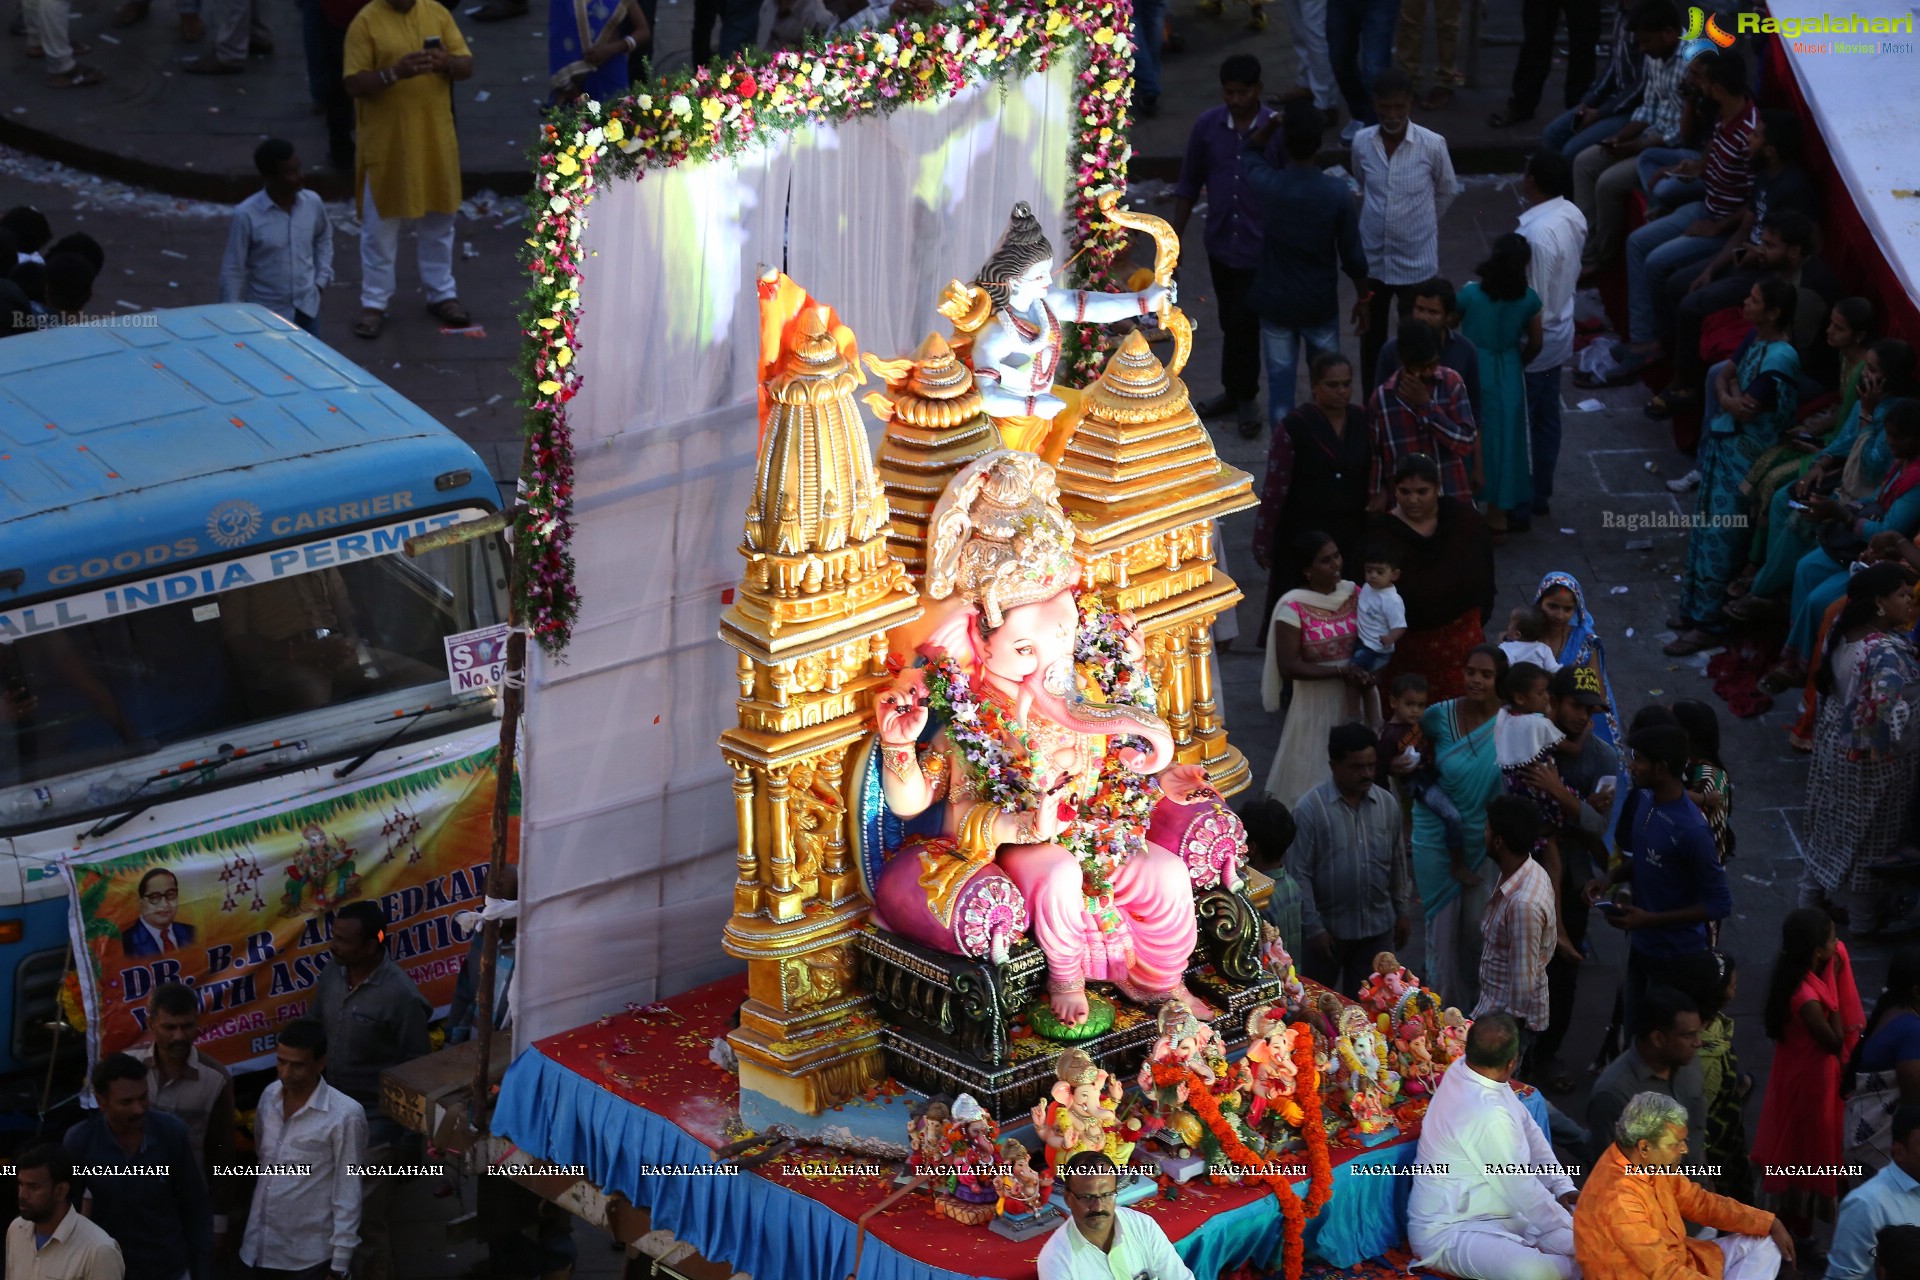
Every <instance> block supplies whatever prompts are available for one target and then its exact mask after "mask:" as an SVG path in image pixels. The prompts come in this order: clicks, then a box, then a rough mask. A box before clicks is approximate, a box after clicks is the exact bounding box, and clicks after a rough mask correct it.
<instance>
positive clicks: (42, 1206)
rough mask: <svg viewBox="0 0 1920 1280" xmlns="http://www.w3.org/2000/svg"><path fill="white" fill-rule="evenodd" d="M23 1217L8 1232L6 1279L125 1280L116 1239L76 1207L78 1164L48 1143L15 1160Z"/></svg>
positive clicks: (65, 1153)
mask: <svg viewBox="0 0 1920 1280" xmlns="http://www.w3.org/2000/svg"><path fill="white" fill-rule="evenodd" d="M14 1172H15V1173H16V1174H17V1175H18V1177H19V1184H20V1196H19V1205H20V1216H19V1217H17V1218H15V1219H14V1220H13V1224H12V1225H11V1226H9V1227H8V1228H7V1280H121V1278H122V1277H123V1276H125V1275H126V1273H127V1269H126V1264H125V1263H124V1262H123V1261H121V1258H120V1246H119V1245H118V1244H116V1243H114V1240H113V1237H112V1236H110V1235H108V1234H107V1233H106V1232H105V1231H102V1230H101V1229H100V1228H99V1227H97V1226H95V1225H94V1224H93V1223H92V1222H91V1221H90V1220H89V1219H87V1218H86V1217H85V1216H83V1215H82V1214H81V1213H80V1212H79V1211H78V1210H77V1209H75V1208H74V1207H73V1204H72V1195H73V1161H72V1160H71V1159H70V1158H69V1157H68V1155H67V1152H66V1149H65V1148H64V1147H62V1146H60V1145H59V1144H58V1143H54V1142H47V1143H42V1144H41V1145H40V1146H37V1147H34V1148H32V1149H31V1150H29V1151H27V1152H26V1153H25V1154H24V1155H22V1156H20V1157H19V1158H18V1159H17V1160H15V1161H14Z"/></svg>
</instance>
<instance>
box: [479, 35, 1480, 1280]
mask: <svg viewBox="0 0 1920 1280" xmlns="http://www.w3.org/2000/svg"><path fill="white" fill-rule="evenodd" d="M1127 29H1128V22H1127V10H1126V9H1125V8H1124V7H1122V6H1114V5H1099V4H1077V3H1067V4H1049V5H1041V4H1026V5H1014V6H1011V7H998V8H996V9H995V10H993V11H992V12H988V11H986V10H984V9H975V8H971V7H961V8H956V9H953V10H949V11H947V12H945V13H942V14H939V15H935V16H932V17H929V18H921V19H915V20H912V21H909V22H904V23H902V24H900V25H898V26H895V27H892V28H889V29H884V30H878V31H868V32H861V33H858V34H857V35H853V36H850V37H846V38H844V39H843V40H841V41H839V42H837V43H831V44H829V45H827V46H826V47H824V48H810V49H808V50H805V51H802V52H795V53H781V54H777V55H774V56H773V57H772V58H771V59H770V60H766V61H763V62H761V63H759V64H754V65H748V64H736V65H734V66H731V67H728V68H726V69H723V70H720V71H718V72H717V73H709V72H702V73H701V74H700V77H699V78H698V79H696V80H694V81H692V82H689V83H687V84H685V85H683V86H681V91H679V92H655V93H653V94H650V95H640V96H638V97H636V98H634V99H630V100H628V101H626V102H624V103H607V104H600V103H589V104H587V105H586V106H585V107H583V108H582V110H581V113H580V114H579V115H578V116H576V117H575V118H574V119H573V120H571V121H570V122H569V123H567V124H566V125H564V126H555V127H554V128H552V129H551V130H550V131H549V138H548V144H549V145H548V152H547V154H546V155H545V156H544V157H543V159H542V176H541V192H540V193H539V195H538V196H537V197H536V205H535V207H536V209H537V210H539V211H542V222H541V224H540V225H539V226H538V227H536V229H535V231H534V234H533V236H532V238H531V239H530V241H529V245H530V249H531V253H532V260H533V265H534V271H535V274H536V279H537V280H538V282H539V283H538V287H537V288H536V290H535V293H534V299H533V303H532V311H531V314H530V317H529V323H528V326H527V332H528V335H529V341H530V348H529V356H528V369H527V372H528V378H529V383H530V393H531V397H532V401H533V408H534V415H533V423H532V427H531V430H530V438H529V453H528V458H529V466H530V471H529V472H528V474H526V475H525V476H524V477H523V480H522V497H523V500H524V502H525V503H526V510H527V511H528V512H529V518H530V521H531V523H530V524H528V525H526V526H524V527H525V528H530V529H534V530H536V531H537V533H538V535H539V536H533V535H529V536H527V537H525V538H523V540H522V548H521V549H522V555H523V557H525V562H526V565H527V570H526V584H527V590H526V592H525V595H524V598H523V601H522V610H521V617H522V618H523V619H524V620H525V621H526V623H527V624H528V626H529V629H530V631H531V633H532V635H533V637H534V638H535V639H536V640H537V641H539V642H540V645H539V651H538V652H537V653H536V655H535V660H534V661H533V663H532V665H531V670H530V673H529V679H528V703H527V706H528V710H527V726H528V727H527V745H526V751H525V756H524V764H523V770H524V773H525V776H526V778H527V782H526V788H525V791H526V799H525V811H524V816H523V842H524V843H523V849H524V853H523V857H522V865H521V880H520V883H521V894H522V910H521V921H520V931H519V943H518V946H519V959H518V968H517V971H516V972H517V977H516V981H517V982H519V983H520V984H521V985H520V986H519V988H518V995H517V996H516V1004H515V1008H516V1018H515V1025H514V1039H515V1049H516V1052H517V1057H516V1059H515V1061H514V1063H513V1066H512V1067H511V1068H510V1070H509V1071H508V1073H507V1076H506V1079H505V1081H504V1083H503V1085H502V1086H501V1090H500V1094H499V1101H498V1107H497V1111H496V1113H495V1115H494V1117H493V1122H492V1123H493V1129H494V1131H495V1132H496V1133H497V1134H499V1135H501V1136H502V1137H503V1138H505V1139H510V1140H511V1142H512V1144H514V1148H515V1151H516V1152H517V1157H516V1158H519V1159H523V1160H526V1159H531V1160H537V1161H540V1162H546V1163H549V1164H551V1165H555V1166H563V1167H570V1166H578V1167H581V1168H585V1169H586V1170H587V1171H588V1176H587V1177H586V1178H585V1179H583V1180H582V1181H583V1183H584V1184H590V1187H591V1194H592V1195H593V1196H598V1197H600V1198H601V1199H602V1200H603V1201H605V1200H606V1199H608V1198H612V1199H614V1200H617V1201H620V1202H622V1203H629V1204H632V1205H638V1206H644V1207H645V1208H646V1210H647V1211H648V1214H649V1222H650V1224H651V1226H652V1227H653V1228H654V1229H655V1230H657V1231H666V1232H670V1233H671V1234H672V1236H673V1237H675V1238H677V1239H678V1240H679V1241H682V1242H685V1243H686V1244H687V1245H690V1246H691V1247H692V1248H694V1249H697V1250H698V1251H699V1253H700V1254H702V1255H703V1256H705V1257H707V1258H712V1259H725V1260H726V1261H727V1262H728V1263H730V1264H732V1265H733V1266H735V1267H736V1268H738V1269H739V1270H741V1271H744V1272H748V1273H751V1274H754V1275H761V1276H781V1277H790V1276H791V1277H803V1276H804V1277H813V1276H818V1277H834V1278H835V1280H838V1278H839V1277H842V1276H846V1275H852V1274H857V1275H860V1276H888V1277H892V1276H903V1277H905V1276H912V1277H939V1278H941V1280H944V1278H945V1277H949V1276H958V1275H968V1276H996V1277H1002V1276H1003V1277H1028V1276H1032V1275H1033V1274H1034V1260H1035V1258H1036V1256H1037V1254H1038V1252H1039V1248H1040V1244H1041V1241H1040V1239H1038V1238H1036V1237H1037V1236H1038V1235H1039V1234H1041V1233H1042V1232H1043V1231H1044V1230H1051V1229H1053V1227H1054V1226H1056V1225H1057V1224H1058V1222H1059V1221H1061V1218H1060V1217H1059V1214H1058V1208H1059V1205H1060V1203H1061V1202H1060V1191H1061V1188H1060V1186H1059V1183H1058V1179H1057V1177H1056V1176H1055V1171H1056V1170H1057V1167H1058V1165H1059V1163H1060V1162H1061V1161H1063V1160H1064V1159H1066V1158H1068V1157H1069V1156H1070V1155H1071V1154H1072V1153H1073V1152H1075V1151H1081V1150H1099V1151H1104V1152H1106V1153H1107V1154H1109V1155H1110V1156H1112V1157H1113V1158H1114V1159H1115V1161H1116V1163H1119V1164H1121V1165H1123V1167H1124V1170H1125V1176H1124V1178H1123V1182H1124V1183H1125V1184H1126V1185H1125V1188H1124V1190H1123V1195H1122V1199H1123V1201H1124V1202H1130V1203H1134V1204H1136V1205H1137V1206H1138V1207H1140V1208H1142V1209H1145V1210H1147V1211H1149V1212H1151V1213H1153V1214H1154V1215H1155V1216H1156V1217H1158V1218H1159V1219H1160V1220H1161V1222H1162V1225H1163V1226H1164V1227H1165V1229H1166V1230H1167V1233H1168V1235H1169V1236H1170V1237H1171V1238H1173V1239H1174V1240H1175V1242H1176V1245H1177V1247H1178V1248H1179V1249H1180V1251H1181V1253H1182V1255H1183V1256H1184V1257H1185V1258H1186V1259H1187V1260H1188V1263H1189V1265H1190V1266H1192V1267H1193V1269H1194V1271H1195V1273H1196V1274H1198V1275H1203V1276H1207V1277H1209V1278H1211V1277H1213V1276H1216V1275H1218V1274H1219V1272H1220V1271H1221V1270H1222V1269H1223V1268H1227V1267H1232V1266H1238V1265H1240V1264H1242V1263H1247V1262H1251V1263H1253V1264H1254V1265H1255V1266H1257V1267H1262V1268H1272V1269H1275V1270H1276V1271H1278V1272H1280V1273H1283V1274H1286V1275H1288V1276H1290V1277H1292V1276H1297V1275H1298V1273H1299V1270H1300V1267H1301V1265H1302V1258H1303V1256H1304V1255H1305V1253H1306V1252H1308V1251H1309V1250H1311V1251H1314V1252H1317V1253H1319V1254H1321V1255H1322V1256H1325V1257H1327V1258H1329V1259H1330V1260H1333V1261H1335V1262H1337V1263H1340V1264H1341V1265H1349V1264H1351V1263H1353V1262H1356V1261H1358V1260H1360V1259H1362V1258H1366V1257H1370V1256H1373V1255H1376V1254H1379V1253H1381V1252H1383V1251H1384V1250H1385V1249H1387V1248H1389V1247H1391V1246H1393V1245H1395V1244H1397V1243H1398V1242H1399V1241H1400V1239H1401V1237H1402V1234H1403V1226H1402V1224H1403V1222H1404V1204H1405V1195H1406V1190H1407V1186H1406V1179H1405V1178H1404V1177H1395V1176H1367V1175H1368V1174H1369V1173H1375V1174H1385V1175H1391V1172H1392V1169H1393V1168H1394V1167H1397V1166H1398V1165H1401V1164H1404V1163H1407V1162H1409V1161H1410V1160H1411V1159H1412V1154H1413V1142H1414V1139H1415V1136H1416V1135H1417V1127H1418V1113H1419V1111H1420V1109H1421V1108H1422V1107H1423V1106H1424V1101H1423V1098H1424V1096H1425V1091H1427V1090H1430V1088H1431V1085H1432V1083H1433V1082H1434V1081H1435V1080H1437V1078H1438V1074H1439V1072H1440V1071H1441V1070H1444V1067H1445V1063H1446V1061H1447V1060H1448V1059H1447V1058H1446V1054H1447V1053H1448V1052H1449V1051H1450V1049H1449V1044H1450V1042H1448V1041H1446V1040H1445V1038H1444V1036H1443V1031H1444V1023H1443V1017H1444V1011H1443V1010H1442V1008H1441V1006H1440V1005H1439V1003H1438V1001H1437V1000H1436V999H1435V998H1434V997H1433V996H1432V994H1431V993H1426V994H1425V995H1424V997H1423V996H1422V994H1421V993H1420V992H1419V990H1418V984H1417V981H1415V980H1414V979H1413V978H1412V977H1411V975H1409V974H1406V973H1405V972H1404V970H1401V969H1400V968H1399V966H1398V965H1397V962H1396V963H1394V964H1393V965H1391V966H1389V971H1388V972H1387V973H1384V974H1382V975H1379V978H1378V982H1379V986H1380V989H1381V991H1380V993H1379V994H1378V995H1377V996H1376V1002H1377V1001H1378V1000H1384V999H1386V995H1385V994H1384V993H1385V992H1386V991H1387V989H1388V988H1389V987H1391V988H1392V990H1393V995H1392V1001H1393V1003H1392V1005H1391V1007H1386V1008H1382V1009H1379V1010H1377V1011H1376V1010H1372V1009H1367V1008H1362V1007H1361V1006H1360V1005H1358V1004H1356V1003H1355V1002H1354V1001H1353V1000H1352V999H1350V998H1346V997H1345V996H1343V995H1339V994H1335V993H1332V992H1327V991H1324V990H1323V989H1320V988H1317V987H1315V986H1313V985H1312V984H1307V983H1302V982H1300V981H1299V980H1298V978H1297V976H1296V975H1295V974H1294V972H1293V969H1292V966H1291V961H1290V960H1289V958H1288V957H1287V955H1286V951H1285V947H1286V944H1287V943H1288V942H1290V941H1291V942H1295V943H1297V942H1298V941H1299V940H1289V939H1279V938H1276V937H1274V936H1273V934H1272V930H1271V928H1270V927H1268V926H1265V925H1264V923H1263V922H1262V920H1261V919H1260V916H1259V907H1260V905H1261V904H1262V903H1263V902H1264V901H1265V898H1266V896H1267V894H1268V892H1269V891H1270V888H1271V885H1270V884H1269V882H1267V881H1266V880H1265V878H1264V877H1262V876H1260V875H1259V874H1258V873H1257V872H1254V871H1252V870H1250V869H1249V868H1247V867H1246V865H1245V858H1244V855H1245V842H1244V833H1243V832H1242V830H1241V828H1240V825H1239V821H1238V819H1237V818H1236V817H1235V816H1234V814H1233V812H1232V810H1231V809H1230V807H1229V806H1228V803H1227V801H1228V799H1229V797H1231V796H1232V795H1233V794H1234V793H1236V792H1238V791H1240V790H1242V789H1244V788H1245V786H1246V785H1247V783H1248V780H1249V769H1248V766H1247V762H1246V760H1245V759H1244V757H1243V756H1242V755H1241V754H1240V752H1239V751H1237V750H1236V749H1235V748H1234V747H1233V746H1232V744H1231V743H1230V742H1229V740H1228V734H1227V726H1226V723H1225V716H1224V711H1223V708H1222V706H1221V704H1220V700H1219V696H1218V688H1219V683H1218V668H1217V663H1216V661H1215V658H1214V654H1213V648H1212V625H1213V622H1214V619H1215V618H1216V617H1218V616H1219V615H1220V614H1221V613H1222V612H1223V611H1225V610H1228V609H1231V608H1232V607H1233V606H1234V605H1235V604H1236V603H1237V602H1238V601H1239V600H1240V592H1239V589H1238V587H1237V586H1236V585H1235V584H1234V583H1233V582H1232V580H1231V579H1230V578H1229V577H1228V576H1227V575H1226V574H1225V573H1224V572H1223V571H1222V569H1221V567H1220V565H1219V563H1218V561H1217V557H1216V545H1215V539H1216V537H1217V530H1218V521H1219V520H1220V519H1221V518H1223V517H1225V516H1227V515H1230V514H1232V513H1234V512H1237V511H1241V510H1245V509H1247V508H1249V507H1250V506H1251V505H1252V504H1253V502H1254V497H1253V494H1252V488H1251V481H1250V478H1249V477H1248V476H1246V475H1245V474H1244V473H1242V472H1239V471H1237V470H1235V469H1234V468H1232V467H1229V466H1227V465H1226V464H1224V463H1223V462H1222V461H1221V460H1220V459H1219V457H1218V456H1217V454H1216V453H1215V451H1214V448H1213V445H1212V442H1211V439H1210V438H1209V436H1208V434H1207V431H1206V429H1205V427H1204V426H1203V424H1202V423H1201V422H1200V420H1199V418H1198V416H1197V415H1196V414H1195V412H1194V410H1193V407H1192V405H1191V403H1190V400H1189V396H1188V393H1187V389H1186V386H1185V384H1184V383H1183V382H1182V381H1181V378H1180V374H1181V372H1182V368H1183V366H1184V364H1185V362H1186V359H1187V356H1188V354H1189V353H1190V351H1191V347H1192V327H1191V325H1190V323H1189V322H1188V320H1187V318H1186V317H1185V315H1184V314H1183V313H1182V312H1181V310H1180V308H1179V306H1178V297H1177V294H1176V291H1175V289H1174V287H1173V270H1174V266H1175V264H1176V262H1177V260H1178V253H1179V245H1178V242H1177V240H1176V238H1175V237H1174V235H1173V233H1172V231H1171V229H1170V228H1169V227H1168V226H1167V225H1166V224H1165V223H1164V222H1163V221H1161V220H1160V219H1158V218H1153V217H1150V216H1148V215H1145V214H1142V213H1139V212H1135V211H1131V210H1129V209H1127V208H1126V207H1125V203H1124V201H1123V199H1122V193H1121V185H1120V184H1121V183H1122V182H1123V181H1124V161H1125V154H1126V151H1125V143H1124V130H1125V127H1126V118H1125V108H1124V105H1123V104H1124V102H1125V97H1126V84H1127V59H1128V57H1129V50H1128V44H1127V41H1128V37H1127V34H1126V32H1127ZM666 88H668V89H671V88H672V86H667V87H666ZM642 177H644V181H639V180H638V179H641V178H642ZM589 198H591V199H592V200H593V207H592V216H591V217H589V216H588V214H587V201H588V199H589ZM676 234H678V235H679V236H681V237H682V238H681V239H675V238H674V237H675V235H676ZM770 261H779V262H781V263H782V264H783V265H784V268H785V269H784V270H783V269H781V268H780V267H774V266H767V265H763V264H765V263H767V262H770ZM1136 277H1137V278H1136ZM742 513H744V518H743V516H742ZM716 630H717V633H718V641H717V642H716V641H714V640H713V639H711V637H713V635H714V634H715V631H716ZM722 711H724V713H725V718H724V721H722V720H721V719H720V718H719V713H720V712H722ZM704 727H710V732H704ZM716 739H717V741H718V744H719V747H718V751H717V752H715V751H714V749H713V747H712V745H711V744H712V743H713V742H714V741H715V740H716ZM586 939H592V944H591V946H592V949H593V950H592V956H591V959H588V955H589V951H588V948H587V946H586V945H585V940H586ZM743 969H744V972H742V970H743ZM1354 994H1362V993H1354ZM1365 994H1369V995H1375V994H1376V993H1373V992H1371V990H1370V991H1369V992H1368V993H1365ZM1456 1016H1457V1015H1456ZM1422 1055H1424V1056H1422ZM723 1161H733V1163H722V1162H723ZM743 1165H745V1166H750V1171H745V1172H736V1171H737V1170H740V1169H741V1168H742V1166H743ZM690 1170H691V1171H692V1172H689V1171H690ZM1050 1206H1051V1207H1050ZM770 1227H771V1228H772V1229H769V1228H770ZM989 1227H991V1228H992V1229H991V1230H989V1229H987V1228H989Z"/></svg>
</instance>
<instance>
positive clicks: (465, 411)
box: [453, 405, 480, 418]
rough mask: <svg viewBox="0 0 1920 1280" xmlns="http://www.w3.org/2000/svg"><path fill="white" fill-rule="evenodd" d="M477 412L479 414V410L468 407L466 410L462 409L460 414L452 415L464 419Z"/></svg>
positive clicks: (471, 406)
mask: <svg viewBox="0 0 1920 1280" xmlns="http://www.w3.org/2000/svg"><path fill="white" fill-rule="evenodd" d="M478 412H480V410H479V409H477V408H475V407H474V406H473V405H468V406H467V407H466V408H464V409H462V410H461V411H460V412H458V413H456V414H454V415H453V416H454V417H456V418H464V417H466V416H467V415H469V414H474V413H478Z"/></svg>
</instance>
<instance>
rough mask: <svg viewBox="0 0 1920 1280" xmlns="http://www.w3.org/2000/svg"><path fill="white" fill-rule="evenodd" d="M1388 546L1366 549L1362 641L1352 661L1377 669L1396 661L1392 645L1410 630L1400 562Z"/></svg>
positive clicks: (1361, 603) (1363, 666)
mask: <svg viewBox="0 0 1920 1280" xmlns="http://www.w3.org/2000/svg"><path fill="white" fill-rule="evenodd" d="M1393 556H1394V553H1393V552H1392V551H1390V550H1388V549H1386V548H1375V549H1369V550H1368V552H1367V581H1366V585H1365V586H1363V587H1361V588H1360V644H1359V646H1358V647H1357V648H1355V649H1354V651H1353V665H1354V666H1356V667H1358V668H1360V669H1361V670H1362V671H1366V672H1374V671H1378V670H1379V669H1380V668H1382V667H1384V666H1386V665H1387V663H1389V662H1391V661H1393V647H1394V646H1395V645H1397V644H1399V643H1400V637H1401V636H1403V635H1405V634H1406V633H1407V606H1406V604H1405V603H1404V602H1402V601H1401V599H1400V588H1399V587H1396V586H1395V585H1394V583H1396V582H1398V581H1400V566H1399V565H1397V564H1395V563H1394V562H1393Z"/></svg>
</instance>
